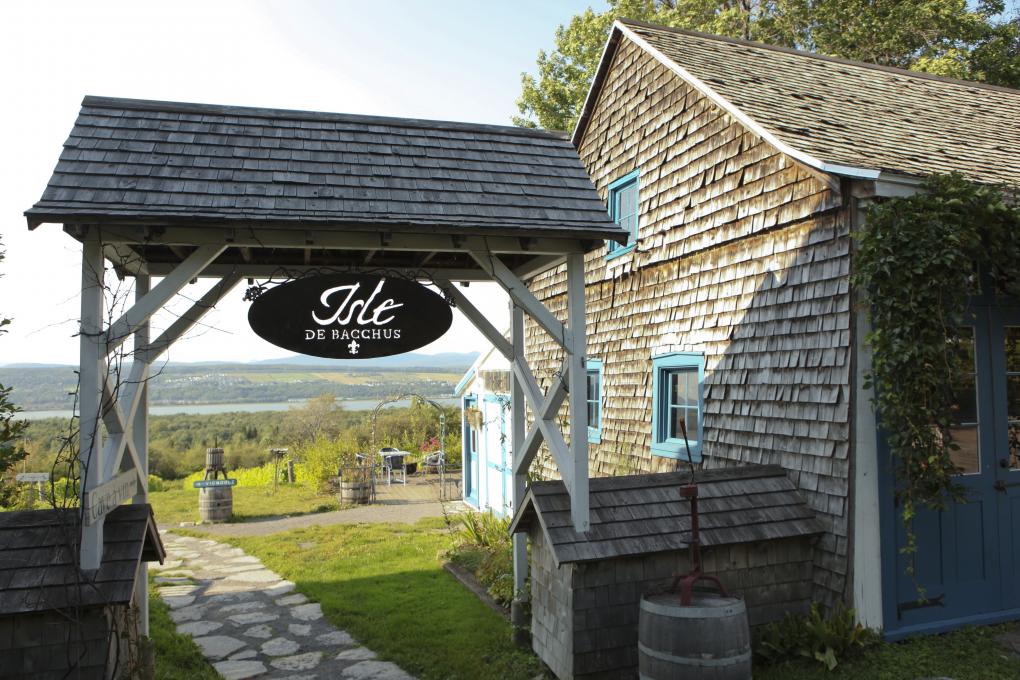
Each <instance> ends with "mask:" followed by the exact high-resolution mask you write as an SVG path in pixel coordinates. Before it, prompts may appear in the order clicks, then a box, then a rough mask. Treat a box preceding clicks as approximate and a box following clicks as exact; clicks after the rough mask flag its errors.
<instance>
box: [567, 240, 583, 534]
mask: <svg viewBox="0 0 1020 680" xmlns="http://www.w3.org/2000/svg"><path fill="white" fill-rule="evenodd" d="M567 323H568V324H569V325H570V339H569V340H568V341H567V357H566V358H567V363H568V374H567V390H568V391H569V395H568V397H569V399H570V456H571V459H572V460H571V476H572V477H573V479H574V485H573V487H572V488H571V489H570V517H571V519H572V520H573V522H574V530H575V531H577V532H579V533H580V532H583V531H588V528H589V526H590V517H589V507H588V506H589V498H588V416H587V414H588V403H587V400H588V394H587V385H586V384H585V382H586V381H587V375H588V371H587V367H586V366H585V356H584V355H585V351H586V346H585V345H586V342H585V328H584V327H585V313H584V255H581V254H580V253H571V254H569V255H567ZM560 472H561V474H562V473H564V472H565V470H563V469H562V468H561V470H560Z"/></svg>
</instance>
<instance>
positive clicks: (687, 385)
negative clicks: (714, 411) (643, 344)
mask: <svg viewBox="0 0 1020 680" xmlns="http://www.w3.org/2000/svg"><path fill="white" fill-rule="evenodd" d="M652 371H653V373H652V454H653V455H656V456H665V457H667V458H679V459H680V460H687V452H688V449H689V450H690V455H691V460H693V461H694V462H695V463H697V462H699V461H700V460H701V444H702V437H703V434H702V433H703V427H702V425H703V415H704V383H705V355H704V354H701V353H695V352H677V353H674V354H664V355H662V356H659V357H653V358H652Z"/></svg>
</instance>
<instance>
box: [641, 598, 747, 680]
mask: <svg viewBox="0 0 1020 680" xmlns="http://www.w3.org/2000/svg"><path fill="white" fill-rule="evenodd" d="M638 669H639V672H640V677H641V678H642V680H646V679H647V680H665V679H667V678H690V679H692V680H749V679H750V677H751V632H750V629H749V628H748V625H747V609H746V607H745V606H744V601H743V600H741V599H738V598H735V597H722V596H719V595H714V594H709V593H695V594H694V596H693V597H692V598H691V604H690V606H688V607H685V606H683V605H681V604H680V595H679V594H677V593H666V594H662V595H646V596H644V597H643V598H641V611H640V614H639V617H638Z"/></svg>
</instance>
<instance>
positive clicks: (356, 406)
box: [18, 397, 460, 420]
mask: <svg viewBox="0 0 1020 680" xmlns="http://www.w3.org/2000/svg"><path fill="white" fill-rule="evenodd" d="M431 399H432V400H433V401H435V402H436V403H438V404H442V405H443V406H457V405H458V404H459V403H460V401H459V400H458V399H457V398H456V397H431ZM305 403H306V402H304V401H278V402H266V403H252V404H171V405H166V404H160V405H150V406H149V414H150V415H154V416H169V415H174V414H177V413H189V414H206V415H208V414H213V413H233V412H237V411H240V412H243V413H257V412H260V411H286V410H288V409H292V408H301V407H302V406H304V405H305ZM337 403H338V404H340V405H341V406H343V407H344V408H345V409H347V410H348V411H368V410H371V409H373V408H375V407H376V405H378V403H379V400H378V399H338V400H337ZM408 405H410V401H408V400H406V399H405V400H403V401H395V402H393V403H392V404H387V407H391V406H392V407H398V408H399V407H402V406H408ZM70 417H71V411H70V410H54V411H22V412H21V413H19V414H18V418H21V419H23V420H39V419H41V418H70Z"/></svg>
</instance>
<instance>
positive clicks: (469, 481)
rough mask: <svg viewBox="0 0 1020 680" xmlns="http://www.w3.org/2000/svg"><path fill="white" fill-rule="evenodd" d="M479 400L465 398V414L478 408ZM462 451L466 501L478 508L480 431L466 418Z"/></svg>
mask: <svg viewBox="0 0 1020 680" xmlns="http://www.w3.org/2000/svg"><path fill="white" fill-rule="evenodd" d="M477 404H478V400H477V399H476V398H475V397H464V413H467V411H468V409H474V408H477ZM461 436H462V441H463V446H462V449H463V451H464V463H463V469H464V501H465V502H466V503H467V504H468V505H471V506H472V507H476V508H477V507H478V429H477V428H476V427H474V426H473V425H472V424H471V420H470V419H469V418H467V417H465V418H464V429H463V432H462V435H461Z"/></svg>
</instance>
